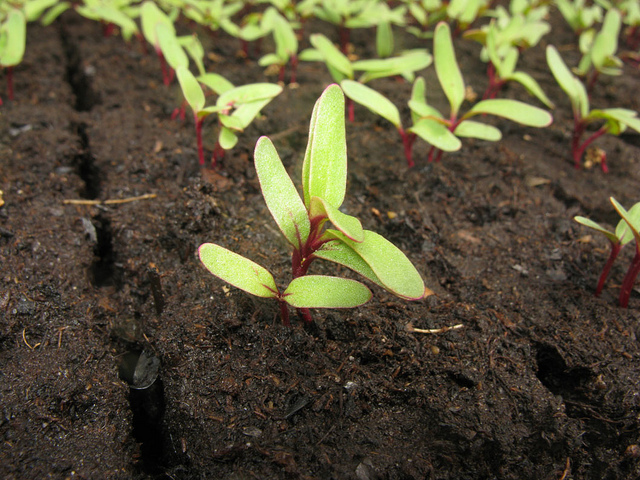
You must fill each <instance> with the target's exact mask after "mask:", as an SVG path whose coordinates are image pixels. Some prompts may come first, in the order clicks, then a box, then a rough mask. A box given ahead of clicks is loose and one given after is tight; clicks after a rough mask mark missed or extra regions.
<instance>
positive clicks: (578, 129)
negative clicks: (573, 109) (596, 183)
mask: <svg viewBox="0 0 640 480" xmlns="http://www.w3.org/2000/svg"><path fill="white" fill-rule="evenodd" d="M585 128H586V124H585V123H584V122H582V120H580V119H579V118H578V117H577V116H576V118H575V120H574V128H573V138H572V139H571V149H572V151H573V166H574V167H575V169H576V170H580V165H581V164H582V156H583V155H584V151H585V150H586V148H587V147H588V146H589V145H591V143H592V142H593V141H594V140H596V139H597V138H599V137H601V136H602V135H604V134H605V133H607V132H608V131H609V128H608V127H607V126H606V125H604V126H602V127H601V128H600V129H599V130H597V131H596V132H594V133H593V134H591V135H590V136H589V138H587V139H586V140H585V141H584V142H583V143H582V144H580V138H581V137H582V134H583V133H584V131H585ZM605 163H606V159H605ZM603 171H604V172H605V173H606V172H607V171H608V168H607V166H606V165H605V166H604V167H603Z"/></svg>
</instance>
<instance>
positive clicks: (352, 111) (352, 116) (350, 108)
mask: <svg viewBox="0 0 640 480" xmlns="http://www.w3.org/2000/svg"><path fill="white" fill-rule="evenodd" d="M347 111H348V112H349V121H350V122H353V121H354V120H355V118H356V115H355V109H354V103H353V100H351V99H350V98H347Z"/></svg>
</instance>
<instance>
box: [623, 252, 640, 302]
mask: <svg viewBox="0 0 640 480" xmlns="http://www.w3.org/2000/svg"><path fill="white" fill-rule="evenodd" d="M639 273H640V245H637V244H636V255H635V256H634V257H633V261H632V262H631V266H630V267H629V270H627V274H626V275H625V276H624V280H623V281H622V286H621V287H620V298H619V299H618V303H619V304H620V306H621V307H622V308H627V307H628V306H629V297H630V296H631V291H632V290H633V285H634V283H635V282H636V278H638V274H639Z"/></svg>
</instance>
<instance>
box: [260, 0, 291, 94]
mask: <svg viewBox="0 0 640 480" xmlns="http://www.w3.org/2000/svg"><path fill="white" fill-rule="evenodd" d="M264 21H265V23H266V24H267V25H269V26H270V28H271V31H272V33H273V39H274V42H275V44H276V51H275V52H274V53H269V54H267V55H265V56H263V57H262V58H261V59H260V60H259V61H258V64H259V65H260V66H261V67H267V66H269V65H277V66H278V67H279V69H280V71H279V74H278V82H280V83H284V75H285V67H286V66H287V64H288V63H291V78H290V83H291V84H295V83H296V70H297V66H298V39H297V37H296V33H295V31H294V29H293V26H292V25H291V23H289V20H287V19H286V18H285V17H284V16H282V15H280V13H278V11H277V10H276V9H275V8H273V7H270V8H268V9H267V10H266V11H265V13H264Z"/></svg>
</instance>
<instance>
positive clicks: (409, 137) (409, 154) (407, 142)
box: [398, 127, 416, 168]
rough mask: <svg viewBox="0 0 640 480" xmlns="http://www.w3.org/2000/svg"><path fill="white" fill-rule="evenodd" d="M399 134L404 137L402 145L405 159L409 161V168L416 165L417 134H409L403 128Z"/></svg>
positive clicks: (399, 129)
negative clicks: (414, 145)
mask: <svg viewBox="0 0 640 480" xmlns="http://www.w3.org/2000/svg"><path fill="white" fill-rule="evenodd" d="M398 132H399V133H400V136H401V137H402V145H403V146H404V157H405V158H406V159H407V166H408V167H409V168H411V167H413V166H414V165H415V163H414V161H413V143H414V142H415V140H416V134H415V133H407V132H405V131H404V130H403V129H402V127H400V128H398Z"/></svg>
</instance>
